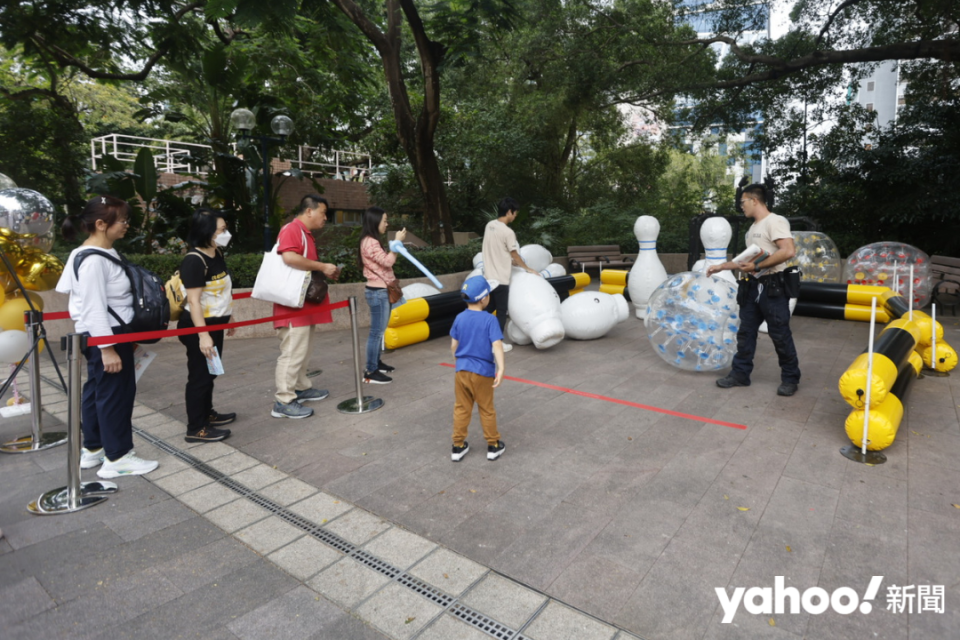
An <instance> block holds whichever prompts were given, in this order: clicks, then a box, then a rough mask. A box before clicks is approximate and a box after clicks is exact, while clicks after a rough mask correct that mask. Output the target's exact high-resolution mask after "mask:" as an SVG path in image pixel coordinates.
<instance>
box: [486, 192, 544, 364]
mask: <svg viewBox="0 0 960 640" xmlns="http://www.w3.org/2000/svg"><path fill="white" fill-rule="evenodd" d="M519 212H520V204H519V203H518V202H517V201H516V200H514V199H513V198H504V199H503V200H501V201H500V203H499V204H498V205H497V213H498V214H499V217H498V218H497V219H496V220H491V221H490V222H488V223H487V226H486V228H485V229H484V231H483V276H484V277H485V278H486V279H487V280H491V281H496V282H497V284H498V286H497V287H496V288H495V289H494V290H493V291H492V292H491V294H490V305H489V306H488V307H487V311H489V312H490V313H493V312H494V311H496V312H497V322H498V323H499V324H500V332H501V333H503V330H504V327H505V326H506V324H507V306H508V302H509V300H510V275H511V269H512V267H513V265H517V266H518V267H521V268H523V269H526V270H527V271H529V272H530V273H532V274H534V275H540V274H539V273H537V272H536V271H534V270H533V269H531V268H530V267H528V266H527V265H526V263H525V262H524V261H523V258H521V257H520V245H519V244H517V234H515V233H514V232H513V229H511V228H510V227H508V226H507V225H509V224H510V223H512V222H513V221H514V220H516V219H517V214H518V213H519ZM511 349H513V345H512V344H507V343H506V342H504V343H503V350H504V352H507V351H510V350H511Z"/></svg>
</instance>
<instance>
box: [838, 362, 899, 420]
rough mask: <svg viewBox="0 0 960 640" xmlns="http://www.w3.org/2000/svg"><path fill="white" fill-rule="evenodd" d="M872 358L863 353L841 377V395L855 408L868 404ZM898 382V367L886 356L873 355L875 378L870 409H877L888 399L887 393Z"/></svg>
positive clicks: (871, 385)
mask: <svg viewBox="0 0 960 640" xmlns="http://www.w3.org/2000/svg"><path fill="white" fill-rule="evenodd" d="M869 364H870V356H869V355H867V354H866V353H861V354H860V355H859V356H857V358H856V360H854V361H853V364H851V365H850V366H849V367H847V370H846V371H844V372H843V375H842V376H840V395H841V396H843V399H844V400H846V401H847V404H849V405H850V406H851V407H853V408H855V409H856V408H859V407H862V406H863V403H864V402H866V399H867V394H866V389H867V367H868V365H869ZM896 380H897V365H896V364H894V362H893V361H891V360H890V358H888V357H887V356H885V355H882V354H879V353H874V354H873V378H872V379H871V384H870V408H873V407H877V406H879V405H880V403H881V402H883V401H884V399H885V398H886V397H887V392H889V391H890V388H891V387H892V386H893V383H894V382H896Z"/></svg>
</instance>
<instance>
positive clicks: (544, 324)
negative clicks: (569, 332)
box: [508, 269, 564, 349]
mask: <svg viewBox="0 0 960 640" xmlns="http://www.w3.org/2000/svg"><path fill="white" fill-rule="evenodd" d="M508 306H509V309H510V318H511V319H512V320H513V321H514V322H515V323H516V324H517V326H518V328H519V329H520V330H522V331H523V333H525V334H527V335H528V336H530V339H531V340H532V341H533V345H534V346H535V347H536V348H537V349H548V348H550V347H552V346H553V345H555V344H557V343H558V342H560V341H561V340H563V336H564V331H563V323H562V322H561V321H560V296H559V295H557V291H556V289H554V288H553V287H552V286H551V285H550V283H549V282H547V281H546V280H544V279H543V278H542V277H540V276H539V275H533V274H532V273H528V272H526V271H523V270H522V269H514V270H513V274H512V275H511V276H510V301H509V305H508Z"/></svg>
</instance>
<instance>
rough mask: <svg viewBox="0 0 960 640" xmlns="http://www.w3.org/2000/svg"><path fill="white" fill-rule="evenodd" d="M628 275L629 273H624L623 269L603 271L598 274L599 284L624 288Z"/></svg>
mask: <svg viewBox="0 0 960 640" xmlns="http://www.w3.org/2000/svg"><path fill="white" fill-rule="evenodd" d="M629 275H630V272H629V271H624V270H623V269H604V270H603V271H601V272H600V283H601V284H614V285H620V286H621V287H623V286H626V284H627V277H628V276H629ZM601 291H602V289H601Z"/></svg>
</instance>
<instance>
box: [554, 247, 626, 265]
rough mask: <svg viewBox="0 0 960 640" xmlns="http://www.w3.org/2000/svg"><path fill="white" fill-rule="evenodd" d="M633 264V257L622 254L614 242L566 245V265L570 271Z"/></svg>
mask: <svg viewBox="0 0 960 640" xmlns="http://www.w3.org/2000/svg"><path fill="white" fill-rule="evenodd" d="M632 264H633V258H630V257H628V256H625V255H623V253H621V252H620V247H619V246H617V245H615V244H597V245H592V246H582V247H567V267H568V269H569V270H570V271H586V270H587V269H600V270H601V271H603V270H604V269H613V268H616V267H626V266H629V265H632Z"/></svg>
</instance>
